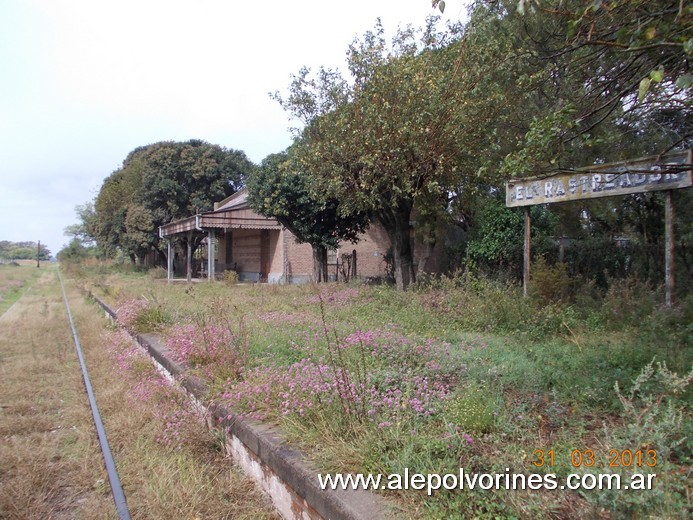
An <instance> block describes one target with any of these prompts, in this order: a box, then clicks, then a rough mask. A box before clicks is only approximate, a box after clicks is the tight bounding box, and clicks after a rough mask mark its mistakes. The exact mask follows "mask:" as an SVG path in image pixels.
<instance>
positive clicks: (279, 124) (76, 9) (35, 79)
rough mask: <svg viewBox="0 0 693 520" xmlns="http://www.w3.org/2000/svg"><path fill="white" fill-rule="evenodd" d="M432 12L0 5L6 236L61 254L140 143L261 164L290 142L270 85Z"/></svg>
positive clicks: (222, 3) (267, 5)
mask: <svg viewBox="0 0 693 520" xmlns="http://www.w3.org/2000/svg"><path fill="white" fill-rule="evenodd" d="M447 3H448V7H447V9H446V13H445V18H446V19H453V20H459V19H463V18H464V16H465V11H464V7H463V4H464V2H463V0H458V1H455V0H452V1H449V2H447ZM432 13H434V11H433V10H432V9H431V2H430V0H350V1H347V2H331V1H330V2H327V1H324V0H323V1H319V0H256V1H244V2H239V1H233V0H186V1H182V0H181V1H179V0H117V1H116V0H111V1H106V0H0V240H12V241H24V240H32V241H38V240H40V241H41V243H43V244H46V245H47V247H48V248H49V249H50V250H51V252H52V253H53V254H55V253H57V252H58V251H59V250H60V249H61V248H62V247H63V245H65V244H66V243H67V242H68V240H69V239H68V237H65V236H64V235H63V229H64V228H65V227H66V226H68V225H69V224H73V223H75V222H76V221H77V218H76V215H75V211H74V208H75V206H76V205H78V204H84V203H85V202H88V201H91V200H93V199H94V197H95V195H96V194H97V192H98V190H99V188H100V187H101V183H102V182H103V180H104V179H105V178H106V177H107V176H108V175H109V174H110V173H111V172H113V171H114V170H116V169H117V168H119V167H120V166H121V164H122V161H123V159H124V158H125V156H126V155H127V154H128V152H130V151H131V150H133V149H134V148H136V147H138V146H142V145H146V144H150V143H155V142H158V141H163V140H176V141H184V140H188V139H202V140H205V141H208V142H210V143H213V144H219V145H222V146H225V147H227V148H233V149H237V150H243V151H245V153H246V154H247V155H248V157H249V158H250V159H251V160H252V161H253V162H255V163H259V162H260V161H261V160H262V159H263V158H264V157H265V156H267V155H268V154H270V153H275V152H279V151H281V150H283V149H284V148H286V147H287V146H288V145H289V144H290V142H291V138H290V133H289V131H288V127H289V126H290V122H289V120H288V118H287V115H286V114H285V113H284V112H283V111H282V109H281V107H280V106H279V105H278V104H277V103H276V101H273V100H271V99H270V98H269V96H268V92H274V91H277V90H279V91H284V92H285V91H286V90H287V88H288V85H289V81H290V75H291V74H292V73H296V72H298V70H299V69H300V68H301V67H302V66H304V65H307V66H309V67H312V68H317V67H319V66H321V65H324V66H327V67H332V68H335V67H338V68H340V69H342V70H344V69H345V61H344V60H345V55H346V49H347V46H348V45H349V44H350V43H351V42H352V40H353V39H354V38H355V37H357V36H360V35H362V34H363V33H364V32H365V31H367V30H368V29H372V28H373V26H374V25H375V21H376V18H377V17H380V18H381V19H382V22H383V25H384V26H385V28H386V31H387V35H388V36H391V35H392V34H394V31H395V29H396V27H397V26H398V25H405V24H407V23H412V24H414V25H417V26H421V25H423V24H424V22H425V19H426V17H427V16H428V15H429V14H432Z"/></svg>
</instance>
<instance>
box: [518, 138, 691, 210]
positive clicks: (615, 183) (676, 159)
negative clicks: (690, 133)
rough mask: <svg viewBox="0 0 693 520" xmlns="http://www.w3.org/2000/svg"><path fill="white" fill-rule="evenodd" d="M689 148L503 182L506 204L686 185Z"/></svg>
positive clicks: (689, 178)
mask: <svg viewBox="0 0 693 520" xmlns="http://www.w3.org/2000/svg"><path fill="white" fill-rule="evenodd" d="M690 168H691V158H690V150H689V151H686V152H679V153H676V154H672V155H669V156H666V157H665V158H664V159H662V160H661V161H659V162H657V161H655V160H654V159H642V160H638V161H633V162H630V163H618V164H612V165H598V166H594V167H593V168H591V171H586V170H583V171H576V172H573V173H563V174H558V175H553V176H551V177H546V178H543V179H537V178H534V179H517V180H512V181H509V182H508V183H506V205H507V206H530V205H533V204H545V203H549V202H564V201H569V200H577V199H589V198H596V197H607V196H612V195H627V194H629V193H642V192H648V191H658V190H672V189H678V188H687V187H690V186H691V185H693V182H692V179H691V169H690Z"/></svg>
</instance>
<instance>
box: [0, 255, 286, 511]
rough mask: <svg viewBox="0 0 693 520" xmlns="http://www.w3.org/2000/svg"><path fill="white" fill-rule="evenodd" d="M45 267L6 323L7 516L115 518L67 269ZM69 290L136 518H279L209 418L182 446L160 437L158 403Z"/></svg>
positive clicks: (0, 385)
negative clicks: (138, 390)
mask: <svg viewBox="0 0 693 520" xmlns="http://www.w3.org/2000/svg"><path fill="white" fill-rule="evenodd" d="M41 274H42V276H41V278H40V280H39V281H38V282H37V283H36V284H35V285H34V286H33V287H32V289H31V290H30V291H29V292H28V293H27V294H26V295H25V296H24V297H23V298H22V299H21V301H19V302H18V303H17V305H16V306H15V307H14V308H12V309H11V310H10V311H9V312H8V313H7V314H6V315H5V316H4V317H2V318H1V319H0V518H7V519H19V518H56V519H62V518H80V519H82V518H84V519H91V518H100V519H101V518H116V513H115V508H114V505H113V500H112V497H111V495H110V492H109V486H108V480H107V476H106V472H105V469H104V465H103V460H102V457H101V453H100V450H99V446H98V442H97V440H96V434H95V432H94V426H93V421H92V417H91V413H90V410H89V406H88V401H87V398H86V394H85V392H84V386H83V382H82V380H81V374H80V370H79V363H78V361H77V357H76V354H75V352H74V346H73V344H72V337H71V332H70V329H69V325H68V321H67V316H66V314H65V310H64V306H63V303H62V297H61V294H60V288H59V285H58V281H57V276H56V274H55V271H54V269H45V270H44V269H42V270H41ZM68 297H69V298H70V305H71V308H72V312H73V315H74V318H75V323H76V326H77V329H78V332H79V335H80V341H81V344H82V348H83V351H84V356H85V359H86V363H87V366H88V368H89V374H90V377H91V382H92V385H93V387H94V392H95V394H96V399H97V401H98V403H99V409H100V412H101V415H102V418H103V421H104V425H105V428H106V432H107V434H108V438H109V442H110V444H111V449H112V451H113V455H114V458H115V460H116V464H117V465H118V471H119V474H120V479H121V482H122V484H123V487H124V490H125V495H126V497H127V500H128V505H129V507H130V511H131V514H132V517H133V518H147V519H150V518H153V519H156V518H162V519H164V518H166V519H168V518H191V519H195V518H199V519H204V518H214V519H218V518H274V517H276V514H275V513H274V512H273V510H272V509H271V507H270V506H269V505H268V502H267V501H266V500H265V498H264V497H262V496H261V495H260V494H259V493H258V492H257V491H256V490H255V489H254V487H253V485H252V483H250V482H249V481H248V480H246V479H245V478H244V477H242V476H241V475H240V474H239V473H238V472H237V470H235V469H233V468H232V467H231V466H230V464H229V462H228V461H227V460H225V459H224V457H223V456H222V455H221V453H220V452H218V451H215V450H214V446H213V443H212V442H211V440H210V437H208V436H209V434H208V432H206V430H205V429H204V427H203V425H201V424H200V425H199V434H198V438H199V439H200V442H196V443H192V444H191V445H190V446H187V445H186V446H185V447H183V448H182V449H179V450H176V451H173V450H171V449H169V448H166V447H165V446H162V445H161V444H160V443H158V442H157V440H156V438H157V435H159V434H160V431H161V427H162V424H161V419H159V418H158V417H157V415H156V413H155V412H156V411H155V410H153V409H151V408H152V407H153V406H154V404H153V403H148V402H135V401H133V399H132V398H131V397H130V392H131V390H132V388H133V387H134V386H135V385H136V383H137V381H136V380H135V379H134V375H133V374H128V373H124V372H121V371H119V370H118V369H117V367H116V366H115V365H114V363H113V360H112V359H111V358H110V357H109V356H108V355H107V354H106V353H105V352H104V350H103V349H102V341H103V333H104V329H105V326H106V322H105V321H104V319H103V318H102V317H101V315H100V313H99V312H98V310H97V309H96V308H95V307H94V306H93V305H91V304H88V303H86V302H85V300H84V298H83V297H82V296H81V294H80V293H79V292H78V291H76V290H75V289H71V288H70V286H69V284H68ZM206 436H207V437H206Z"/></svg>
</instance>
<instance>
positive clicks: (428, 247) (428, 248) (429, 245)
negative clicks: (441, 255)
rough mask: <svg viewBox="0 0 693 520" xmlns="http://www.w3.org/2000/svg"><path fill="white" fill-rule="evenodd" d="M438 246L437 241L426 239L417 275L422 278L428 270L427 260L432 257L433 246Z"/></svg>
mask: <svg viewBox="0 0 693 520" xmlns="http://www.w3.org/2000/svg"><path fill="white" fill-rule="evenodd" d="M435 246H436V243H435V241H433V242H431V241H429V240H425V241H424V252H423V254H422V255H421V258H420V259H419V267H418V268H417V270H416V277H417V278H420V277H421V276H422V275H424V274H425V272H426V262H428V259H429V258H431V255H432V254H433V248H434V247H435Z"/></svg>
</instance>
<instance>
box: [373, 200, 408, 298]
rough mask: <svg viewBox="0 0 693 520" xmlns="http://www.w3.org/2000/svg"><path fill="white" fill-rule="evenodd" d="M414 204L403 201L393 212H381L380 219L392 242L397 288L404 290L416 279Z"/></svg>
mask: <svg viewBox="0 0 693 520" xmlns="http://www.w3.org/2000/svg"><path fill="white" fill-rule="evenodd" d="M411 211H412V204H410V203H403V204H401V205H400V206H399V207H398V208H396V210H394V211H392V212H387V213H385V212H379V215H378V220H379V221H380V223H381V224H382V225H383V227H384V228H385V231H386V232H387V234H388V236H389V237H390V242H391V244H392V260H393V269H394V275H395V283H396V284H397V289H399V290H400V291H404V290H406V289H407V287H409V285H410V284H411V283H412V282H413V281H414V280H415V273H414V261H413V254H412V247H411V235H410V233H409V220H410V217H411Z"/></svg>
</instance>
